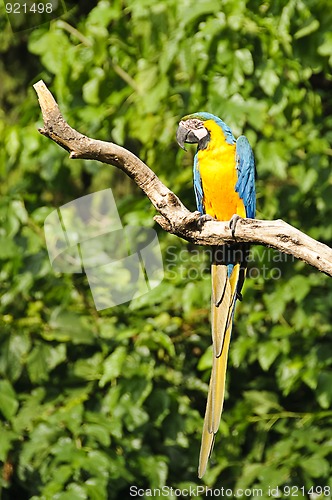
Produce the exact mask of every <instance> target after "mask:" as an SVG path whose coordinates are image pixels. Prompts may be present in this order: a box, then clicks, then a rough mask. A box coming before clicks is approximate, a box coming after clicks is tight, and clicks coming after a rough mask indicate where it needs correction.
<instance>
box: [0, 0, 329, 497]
mask: <svg viewBox="0 0 332 500" xmlns="http://www.w3.org/2000/svg"><path fill="white" fill-rule="evenodd" d="M0 9H1V17H0V31H1V35H0V51H1V61H0V76H1V85H0V99H1V110H0V113H1V114H0V144H1V149H0V175H1V187H0V189H1V201H0V221H1V228H0V261H1V271H0V274H1V284H0V287H1V303H0V306H1V309H0V315H1V316H0V318H1V319H0V324H1V332H0V341H1V350H0V373H1V380H0V419H1V420H0V460H1V463H2V469H3V473H2V478H1V479H0V481H1V483H0V484H1V492H2V497H1V498H2V499H14V498H15V499H20V500H22V499H23V500H24V499H34V500H37V499H43V500H44V499H47V500H48V499H59V500H65V499H68V500H76V499H92V500H103V499H116V498H130V486H131V485H137V486H138V487H140V488H145V489H147V488H161V487H162V486H164V485H167V486H169V487H170V486H172V487H173V488H189V487H190V486H192V487H195V486H197V485H202V484H204V485H205V484H206V485H208V486H210V487H213V488H221V487H224V488H232V489H233V490H235V488H251V489H253V488H262V490H263V492H264V495H263V498H264V497H267V491H268V488H269V487H270V488H275V487H276V486H279V488H280V489H281V490H280V491H281V492H282V491H283V490H282V489H283V488H284V487H285V486H291V487H293V488H294V490H293V491H296V487H304V489H303V490H299V491H298V498H331V497H330V496H329V495H330V493H329V491H330V490H329V489H328V487H330V488H331V491H332V480H331V475H330V466H331V456H332V434H331V422H332V411H331V401H332V373H331V363H332V344H331V340H332V335H331V304H332V285H331V283H332V282H331V279H330V278H328V277H327V276H325V275H323V274H320V273H318V272H317V271H316V270H314V269H312V268H310V267H308V266H307V265H305V264H303V263H301V262H297V261H293V260H292V259H291V258H286V257H285V256H282V255H280V254H278V253H277V252H274V251H271V250H267V249H265V248H262V247H255V248H254V249H253V254H252V255H253V261H252V263H251V268H250V270H249V278H248V279H247V282H246V285H245V291H244V300H243V302H242V303H241V304H239V305H238V307H237V314H236V320H235V326H234V332H233V340H232V345H231V352H230V362H229V369H228V379H227V398H226V403H225V411H224V415H223V418H222V424H221V429H220V432H219V434H218V436H217V439H216V444H215V450H214V453H213V457H212V460H211V462H210V467H209V469H208V471H207V473H206V475H205V476H204V478H203V480H202V481H199V480H198V479H197V475H196V470H197V461H198V453H199V445H200V435H201V427H202V416H203V414H204V408H205V401H206V393H207V384H208V379H209V371H210V366H211V359H210V356H211V352H210V349H209V345H210V327H209V293H210V292H209V286H210V282H209V271H208V259H207V258H206V252H204V251H201V252H198V249H197V248H195V247H193V246H192V245H189V244H188V243H186V242H184V241H181V240H179V239H177V238H175V237H173V236H171V235H168V234H165V233H163V232H162V231H161V230H158V228H156V229H157V230H158V231H159V237H160V243H161V247H162V251H163V257H164V264H165V273H166V275H165V280H164V281H163V283H162V284H161V285H160V286H159V287H158V288H157V289H156V290H155V293H152V294H148V295H147V296H144V297H141V298H140V299H137V300H135V301H133V302H132V303H131V304H124V305H121V306H118V307H115V308H113V309H108V310H105V311H102V312H100V313H97V312H96V310H95V307H94V303H93V300H92V297H91V293H90V290H89V287H88V284H87V280H86V277H85V276H84V275H62V274H57V273H54V271H53V270H52V268H51V266H50V262H49V259H48V255H47V251H46V246H45V240H44V233H43V223H44V220H45V218H46V216H47V215H48V214H49V213H50V212H51V211H52V210H54V209H55V208H56V207H60V206H61V205H63V204H64V203H66V202H68V201H71V200H74V199H75V198H78V197H80V196H84V195H85V194H88V193H93V192H95V191H98V190H100V189H104V188H105V187H112V189H113V191H114V194H115V197H116V201H117V204H118V208H119V210H120V213H121V216H122V220H123V222H124V223H131V224H139V225H143V226H153V225H154V222H153V215H154V213H155V212H154V210H153V209H152V208H151V206H150V204H149V201H148V200H147V199H145V197H144V196H143V195H142V193H141V192H140V191H139V190H138V189H137V188H136V187H135V186H134V185H133V183H132V182H131V181H130V180H129V179H127V178H125V176H124V175H123V174H122V173H121V172H117V171H115V169H113V168H112V167H110V166H106V165H102V164H98V163H97V162H89V161H78V160H76V161H73V160H71V161H70V160H69V159H68V156H67V155H66V153H65V152H64V151H63V150H62V149H60V148H59V147H58V146H57V145H56V144H54V143H52V142H51V141H49V140H47V139H45V138H44V137H42V136H41V135H40V134H39V133H38V132H37V127H38V126H41V125H42V121H41V113H40V108H39V106H38V103H37V98H36V95H35V93H34V90H33V89H32V84H33V83H35V82H36V81H37V80H39V79H41V78H42V79H44V81H45V82H46V83H47V84H48V85H49V87H50V89H51V90H52V92H53V93H54V95H55V97H56V99H57V100H58V103H59V105H60V108H61V110H62V112H63V113H64V116H65V118H66V119H67V121H68V122H69V123H70V124H71V125H72V126H73V127H75V128H77V129H78V130H79V131H81V132H83V133H85V134H87V135H90V136H92V137H95V138H98V139H103V140H113V141H114V142H117V143H118V144H121V145H124V146H125V147H126V148H128V149H130V150H131V151H133V152H134V153H135V154H137V155H138V156H139V157H140V158H142V160H144V161H146V162H147V163H148V164H149V165H150V166H151V168H153V169H154V170H155V171H156V173H157V174H158V175H159V176H160V177H161V179H162V180H163V181H164V182H165V183H166V184H167V185H168V186H169V187H170V189H172V190H173V191H175V192H176V193H177V194H178V195H179V196H180V197H181V199H182V200H183V201H184V202H185V203H186V205H187V206H188V207H189V208H191V209H194V208H195V207H194V196H193V190H192V181H191V164H192V160H193V155H194V149H190V151H189V152H188V153H184V152H183V151H180V150H179V148H178V147H177V145H176V142H175V138H174V135H175V130H176V127H177V122H178V120H179V118H180V117H181V116H183V115H184V114H187V113H190V112H194V111H199V110H204V111H210V112H213V113H215V114H216V115H219V116H220V117H222V118H223V119H224V120H225V121H226V123H228V124H229V125H230V126H231V128H232V130H233V132H234V134H235V135H239V134H240V133H245V134H246V135H247V137H248V138H249V140H250V142H251V144H252V146H253V149H254V152H255V156H256V159H257V169H258V174H259V179H258V181H257V192H258V213H257V217H258V218H265V219H272V218H282V219H284V220H286V221H287V222H289V223H290V224H293V225H295V226H296V227H298V228H299V229H301V230H303V231H305V232H307V233H308V234H309V235H311V236H312V237H314V238H317V239H319V240H321V241H323V242H326V243H327V244H330V242H331V238H332V224H331V220H332V202H331V200H332V177H331V155H332V149H331V140H332V115H331V111H332V100H331V99H332V98H331V95H332V73H331V66H332V33H331V26H332V8H331V1H330V0H320V1H319V2H317V1H314V0H306V1H305V0H279V1H272V0H266V1H263V0H262V1H261V2H256V1H255V0H247V1H246V0H220V1H217V0H202V1H199V2H197V1H194V0H184V1H181V2H179V1H178V0H176V1H175V0H169V1H166V0H159V1H154V0H148V1H147V0H112V1H107V0H101V1H99V2H78V3H77V4H76V6H75V8H74V9H73V10H71V11H70V12H68V13H67V14H66V15H64V16H63V17H61V18H59V19H56V20H54V21H52V22H51V23H48V24H44V25H40V26H36V27H35V29H33V30H28V31H20V32H16V33H14V34H13V32H12V31H11V27H10V24H9V22H8V18H7V17H6V14H5V11H4V6H3V4H1V6H0ZM21 29H24V18H23V19H22V25H21ZM322 486H326V489H325V490H320V489H319V487H322ZM311 487H313V489H311V490H310V488H311ZM304 490H306V491H308V490H309V491H310V493H303V492H304ZM320 491H321V492H322V494H321V495H319V493H320ZM315 492H316V493H317V496H316V497H314V496H313V493H315ZM173 497H174V496H172V494H171V493H169V494H168V495H165V496H164V498H173ZM248 497H249V496H248ZM287 497H288V496H287V494H286V493H285V492H284V493H281V496H280V498H287ZM196 498H203V495H201V496H200V497H196ZM250 498H256V496H255V493H252V495H251V497H250Z"/></svg>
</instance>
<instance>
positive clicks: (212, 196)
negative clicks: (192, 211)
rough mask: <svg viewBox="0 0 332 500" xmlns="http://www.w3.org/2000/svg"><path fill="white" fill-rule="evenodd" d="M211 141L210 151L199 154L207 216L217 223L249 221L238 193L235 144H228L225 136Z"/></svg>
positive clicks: (199, 152) (208, 149)
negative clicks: (233, 218) (231, 219)
mask: <svg viewBox="0 0 332 500" xmlns="http://www.w3.org/2000/svg"><path fill="white" fill-rule="evenodd" d="M218 128H219V127H218ZM211 137H214V139H212V140H210V143H209V145H208V147H207V148H206V149H203V150H201V151H198V165H199V171H200V176H201V180H202V188H203V205H204V209H205V212H206V213H207V214H209V215H211V216H212V217H214V218H215V219H218V220H229V219H230V218H231V217H232V215H234V214H238V215H239V216H240V217H246V211H245V206H244V203H243V200H242V199H241V198H240V197H239V195H238V193H237V192H236V191H235V185H236V182H237V171H236V151H235V144H234V145H233V144H228V143H227V142H226V141H225V139H224V136H223V133H222V137H218V136H216V135H215V134H212V133H211Z"/></svg>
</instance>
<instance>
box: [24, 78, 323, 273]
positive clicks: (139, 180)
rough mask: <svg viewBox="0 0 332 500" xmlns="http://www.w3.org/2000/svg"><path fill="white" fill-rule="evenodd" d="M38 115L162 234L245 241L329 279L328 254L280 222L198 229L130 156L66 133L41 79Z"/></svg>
mask: <svg viewBox="0 0 332 500" xmlns="http://www.w3.org/2000/svg"><path fill="white" fill-rule="evenodd" d="M33 87H34V89H35V91H36V93H37V95H38V100H39V104H40V107H41V110H42V115H43V120H44V128H41V129H39V132H40V133H41V134H43V135H45V136H46V137H48V138H49V139H52V140H53V141H54V142H56V143H57V144H58V145H59V146H61V147H62V148H64V149H66V150H67V151H68V152H69V153H70V154H69V157H70V158H72V159H77V158H80V159H90V160H92V159H93V160H98V161H100V162H103V163H108V164H110V165H114V166H115V167H117V168H120V169H121V170H123V172H125V174H127V175H128V176H129V177H131V178H132V179H133V181H134V182H136V184H137V185H138V186H139V187H140V188H141V189H142V191H143V192H144V193H145V194H146V196H147V197H148V198H149V199H150V201H151V203H152V204H153V206H154V207H155V208H156V210H157V211H158V212H159V214H160V215H156V216H155V217H154V219H155V220H156V222H157V223H158V224H159V225H160V226H161V227H162V228H163V229H164V230H165V231H168V232H170V233H173V234H176V235H177V236H179V237H181V238H183V239H185V240H188V241H191V242H193V243H196V244H200V245H222V244H224V243H231V242H250V243H255V244H260V245H265V246H269V247H272V248H275V249H277V250H280V251H281V252H284V253H287V254H290V255H293V256H294V257H296V258H297V259H300V260H303V261H304V262H306V263H307V264H310V265H311V266H314V267H316V268H317V269H318V270H319V271H321V272H323V273H325V274H327V275H329V276H332V249H331V248H330V247H328V246H327V245H324V244H323V243H320V242H319V241H316V240H314V239H313V238H310V237H309V236H307V235H306V234H304V233H302V232H301V231H299V230H298V229H296V228H294V227H293V226H291V225H289V224H287V223H286V222H284V221H282V220H272V221H263V220H257V219H241V220H239V221H238V223H237V225H236V234H235V237H233V236H232V233H231V230H230V228H229V223H228V222H220V221H208V222H206V223H204V225H203V227H202V228H200V227H199V226H198V224H197V223H198V220H199V212H190V211H189V210H188V209H187V208H186V207H185V206H184V205H183V203H182V202H181V200H180V199H179V198H178V197H177V196H176V195H175V194H174V193H173V192H172V191H170V190H169V189H168V188H167V187H166V186H165V185H164V184H163V183H162V182H161V181H160V179H159V178H158V177H157V175H156V174H155V173H154V172H153V171H152V170H151V169H150V168H149V167H148V166H147V165H146V164H145V163H144V162H142V161H141V160H140V159H139V158H137V156H135V155H134V154H133V153H131V152H130V151H128V150H126V149H124V148H122V147H121V146H118V145H116V144H113V143H110V142H104V141H99V140H95V139H91V138H89V137H86V136H85V135H83V134H81V133H79V132H77V131H76V130H74V129H73V128H71V127H70V126H69V125H68V124H67V122H66V121H65V120H64V118H63V116H62V115H61V112H60V109H59V107H58V105H57V103H56V101H55V99H54V97H53V96H52V94H51V92H50V91H49V90H48V88H47V87H46V85H45V83H44V82H43V81H42V80H40V81H39V82H37V83H36V84H34V86H33Z"/></svg>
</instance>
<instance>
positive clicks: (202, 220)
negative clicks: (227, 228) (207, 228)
mask: <svg viewBox="0 0 332 500" xmlns="http://www.w3.org/2000/svg"><path fill="white" fill-rule="evenodd" d="M211 220H214V221H215V220H216V219H215V218H214V217H212V215H209V214H203V215H201V216H200V217H199V219H198V221H197V227H198V229H199V230H200V231H202V229H203V226H204V224H205V222H208V221H211Z"/></svg>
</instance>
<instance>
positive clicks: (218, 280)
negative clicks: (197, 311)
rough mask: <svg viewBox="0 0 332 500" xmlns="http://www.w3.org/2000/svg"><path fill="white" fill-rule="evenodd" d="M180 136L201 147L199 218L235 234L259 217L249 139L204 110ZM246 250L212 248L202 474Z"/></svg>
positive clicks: (184, 123) (188, 120)
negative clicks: (218, 222) (216, 222)
mask: <svg viewBox="0 0 332 500" xmlns="http://www.w3.org/2000/svg"><path fill="white" fill-rule="evenodd" d="M176 137H177V142H178V144H179V146H180V147H181V148H183V149H185V147H184V144H185V143H197V145H198V147H197V152H196V155H195V159H194V166H193V176H194V190H195V196H196V203H197V208H198V210H199V212H200V213H201V214H202V217H201V222H202V223H204V221H206V220H208V219H211V218H213V219H217V220H221V221H228V220H229V221H230V228H231V230H232V233H233V235H234V231H235V228H236V222H237V221H238V219H239V218H243V217H249V218H254V217H255V209H256V195H255V161H254V155H253V152H252V149H251V147H250V144H249V142H248V140H247V138H246V137H244V136H241V137H239V138H238V139H237V140H236V139H235V138H234V136H233V134H232V131H231V129H230V128H229V127H228V126H227V125H226V124H225V123H224V122H223V121H222V120H221V119H220V118H218V117H217V116H214V115H212V114H210V113H205V112H201V113H194V114H192V115H188V116H185V117H184V118H182V120H181V121H180V124H179V127H178V130H177V133H176ZM248 251H249V247H248V245H245V244H231V245H223V246H220V247H214V248H213V259H212V264H211V279H212V296H211V327H212V343H213V363H212V372H211V378H210V385H209V393H208V399H207V405H206V412H205V417H204V425H203V433H202V443H201V451H200V456H199V466H198V476H199V477H200V478H201V477H202V476H203V475H204V473H205V470H206V466H207V462H208V459H209V457H210V455H211V452H212V448H213V444H214V439H215V434H216V432H217V431H218V428H219V424H220V417H221V413H222V408H223V402H224V393H225V377H226V366H227V357H228V349H229V343H230V338H231V331H232V323H233V316H234V309H235V303H236V300H237V299H240V300H241V298H242V296H241V289H242V285H243V282H244V278H245V273H246V260H247V259H246V256H247V254H248Z"/></svg>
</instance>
